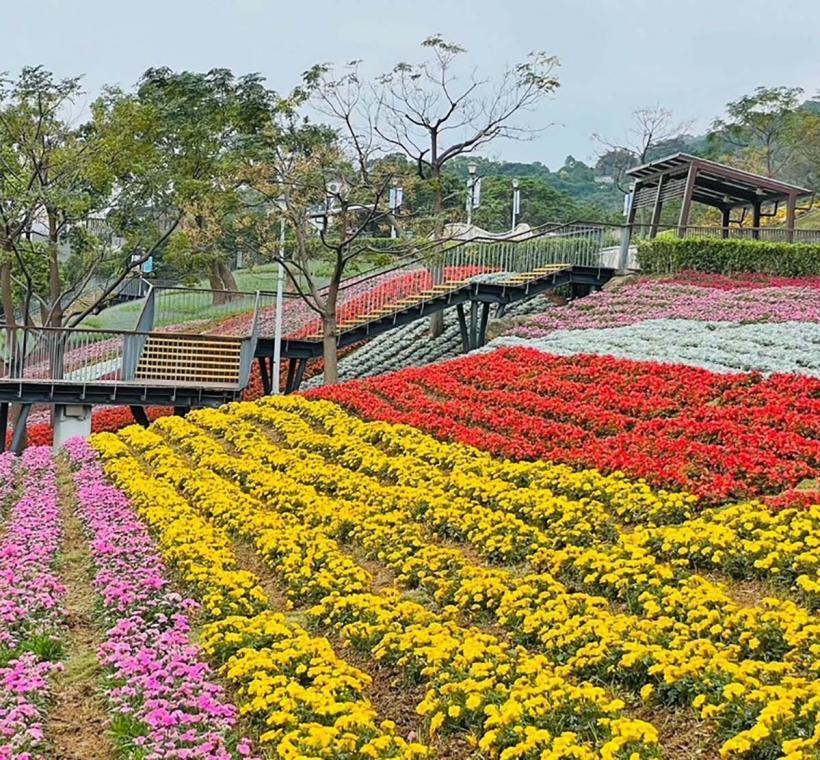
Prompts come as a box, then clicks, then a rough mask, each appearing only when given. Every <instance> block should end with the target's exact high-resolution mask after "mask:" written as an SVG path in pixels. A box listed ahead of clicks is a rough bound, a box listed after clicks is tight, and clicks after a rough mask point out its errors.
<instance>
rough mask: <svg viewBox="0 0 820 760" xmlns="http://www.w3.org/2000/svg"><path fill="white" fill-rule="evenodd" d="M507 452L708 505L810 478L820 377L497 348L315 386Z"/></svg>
mask: <svg viewBox="0 0 820 760" xmlns="http://www.w3.org/2000/svg"><path fill="white" fill-rule="evenodd" d="M310 395H311V397H313V398H326V399H330V400H333V401H337V402H339V403H341V404H343V405H345V406H346V407H348V408H350V409H352V410H354V411H355V412H356V413H358V414H360V415H362V416H364V417H365V418H367V419H383V420H387V421H390V422H400V423H406V424H410V425H413V426H415V427H418V428H420V429H422V430H425V431H428V432H431V433H433V434H434V435H436V436H438V437H440V438H444V439H448V440H457V441H460V442H462V443H466V444H470V445H474V446H478V447H479V448H482V449H485V450H487V451H491V452H493V453H495V454H497V455H499V456H504V457H508V458H512V459H520V460H532V459H547V460H552V461H555V462H564V463H567V464H570V465H573V466H581V467H584V466H586V467H597V468H598V469H600V470H603V471H606V472H614V471H623V472H625V473H627V474H628V475H629V476H630V477H639V478H645V479H646V480H647V481H648V482H650V483H651V484H652V485H654V486H656V487H663V488H672V489H682V488H683V489H687V490H689V491H692V492H693V493H696V494H698V495H699V496H701V497H703V498H704V499H705V500H706V501H708V502H712V503H716V502H720V501H723V500H725V499H727V498H743V497H747V496H763V495H770V496H774V495H776V494H778V493H779V492H780V491H781V490H783V489H786V488H793V487H795V486H797V485H799V484H800V483H801V482H803V481H804V480H807V479H811V478H814V477H816V475H817V468H818V466H820V380H817V379H813V378H808V377H802V376H797V375H776V376H772V377H770V378H763V377H761V376H760V375H756V374H747V375H743V374H740V375H738V374H735V375H718V374H714V373H711V372H707V371H705V370H700V369H695V368H690V367H683V366H680V365H660V364H652V363H647V362H636V361H629V360H618V359H613V358H611V357H598V356H588V355H587V356H585V355H581V356H577V355H575V356H568V357H557V356H552V355H549V354H545V353H542V352H540V351H537V350H534V349H529V348H517V349H506V350H498V351H495V352H493V353H490V354H486V355H485V354H479V355H471V356H467V357H464V358H462V359H457V360H455V361H452V362H448V363H445V364H437V365H433V366H430V367H423V368H418V369H409V370H405V371H403V372H400V373H397V374H394V375H386V376H382V377H375V378H370V379H368V380H364V381H360V382H351V383H346V384H344V385H339V386H333V387H328V388H322V389H320V390H317V391H311V394H310Z"/></svg>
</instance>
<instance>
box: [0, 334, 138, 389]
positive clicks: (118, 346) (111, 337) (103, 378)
mask: <svg viewBox="0 0 820 760" xmlns="http://www.w3.org/2000/svg"><path fill="white" fill-rule="evenodd" d="M140 338H143V336H142V335H141V334H140V333H133V332H128V331H125V330H91V329H79V328H59V327H12V328H6V329H5V330H4V331H3V340H2V345H0V379H3V380H48V381H52V382H55V381H64V382H74V383H89V382H95V383H99V382H106V383H116V382H124V381H127V380H130V379H131V378H132V377H133V368H132V369H131V373H130V376H129V371H128V369H127V368H128V367H129V366H130V362H129V356H130V355H132V354H133V352H134V350H135V343H134V341H135V339H140ZM143 340H144V338H143ZM133 366H134V367H135V366H136V364H135V363H133Z"/></svg>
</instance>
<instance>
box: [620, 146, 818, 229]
mask: <svg viewBox="0 0 820 760" xmlns="http://www.w3.org/2000/svg"><path fill="white" fill-rule="evenodd" d="M627 174H628V175H629V176H631V177H632V178H633V179H634V186H633V191H632V203H631V204H630V207H629V215H628V221H627V223H628V224H629V225H630V226H631V225H633V224H634V223H635V215H636V213H637V211H638V209H642V208H651V209H652V217H651V222H650V233H649V235H650V237H654V236H655V234H656V233H657V231H658V226H659V224H660V219H661V211H662V209H663V205H664V203H666V202H667V201H670V200H680V201H681V207H680V216H679V218H678V235H680V236H683V235H684V233H685V231H686V228H687V227H688V225H689V212H690V210H691V208H692V202H693V201H694V202H696V203H703V204H705V205H707V206H712V207H713V208H718V209H720V210H721V212H722V214H723V225H722V226H723V237H729V225H730V223H731V222H732V221H735V220H732V212H733V211H735V210H738V209H740V210H741V211H742V213H743V215H744V216H745V213H746V211H748V210H750V209H751V212H752V227H751V233H752V237H755V238H756V237H758V236H759V235H758V234H757V233H758V232H759V228H760V221H761V218H762V216H764V213H763V211H762V209H763V207H764V206H766V207H768V208H770V209H774V210H772V211H769V212H768V213H767V214H765V215H768V216H771V215H774V213H776V211H777V209H778V207H779V206H780V205H781V204H783V203H785V204H786V231H787V236H788V237H789V239H791V237H792V236H793V233H794V221H795V216H796V213H797V201H798V199H799V198H802V197H806V196H811V195H812V194H813V193H812V191H811V190H807V189H806V188H804V187H798V186H797V185H790V184H788V183H786V182H780V181H779V180H775V179H771V178H769V177H763V176H761V175H759V174H753V173H752V172H747V171H743V170H741V169H735V168H734V167H732V166H727V165H726V164H721V163H718V162H717V161H709V160H707V159H705V158H698V157H697V156H692V155H689V154H688V153H675V154H673V155H671V156H666V157H665V158H659V159H657V160H655V161H650V162H649V163H647V164H643V165H642V166H636V167H635V168H633V169H630V170H629V171H627Z"/></svg>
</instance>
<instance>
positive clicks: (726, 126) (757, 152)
mask: <svg viewBox="0 0 820 760" xmlns="http://www.w3.org/2000/svg"><path fill="white" fill-rule="evenodd" d="M802 94H803V90H802V89H801V88H800V87H782V86H781V87H758V88H757V89H756V90H755V91H754V92H753V93H752V94H750V95H744V96H743V97H741V98H738V99H737V100H733V101H730V102H729V103H727V104H726V118H725V119H716V120H715V122H714V123H713V124H712V131H711V133H710V134H709V140H710V143H711V144H712V146H713V147H716V148H718V149H721V148H724V147H729V148H730V149H734V150H739V154H737V155H736V157H733V162H734V163H741V164H742V165H744V167H745V168H748V169H750V170H752V171H758V172H760V173H762V174H765V175H766V176H767V177H774V176H776V175H778V174H780V173H781V172H782V171H783V170H784V169H785V168H786V167H787V166H788V165H789V163H790V162H791V161H792V159H793V157H794V155H795V152H796V150H797V145H798V144H799V140H800V136H799V131H798V127H799V123H800V122H799V118H798V115H797V108H798V105H799V103H800V97H801V95H802Z"/></svg>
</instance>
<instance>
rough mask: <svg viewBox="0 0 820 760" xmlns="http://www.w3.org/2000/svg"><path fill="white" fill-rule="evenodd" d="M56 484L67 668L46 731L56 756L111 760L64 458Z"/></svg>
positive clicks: (89, 567) (89, 591) (80, 540)
mask: <svg viewBox="0 0 820 760" xmlns="http://www.w3.org/2000/svg"><path fill="white" fill-rule="evenodd" d="M58 484H59V493H60V510H61V514H62V519H63V528H64V531H65V541H64V544H63V550H62V552H61V553H60V556H59V558H58V568H59V576H60V580H61V581H62V582H63V583H64V584H65V587H66V595H65V607H66V610H67V613H68V614H67V628H68V633H67V634H66V636H65V639H64V656H63V664H64V666H65V669H64V671H63V672H62V673H60V674H59V675H58V676H57V677H56V678H55V681H54V687H53V695H54V705H53V707H52V709H51V710H50V712H49V718H48V722H47V723H46V727H45V733H46V738H47V739H48V741H49V742H50V744H51V746H52V748H53V754H52V756H53V757H54V758H55V760H91V759H92V758H93V760H112V759H113V757H114V752H113V748H112V746H111V743H110V741H109V739H108V716H107V714H106V711H105V702H104V699H103V696H102V691H101V686H100V678H101V675H102V670H101V668H100V665H99V663H98V661H97V647H98V646H99V644H100V641H101V638H100V637H101V631H100V629H99V626H98V625H97V624H96V621H95V614H94V600H95V592H94V587H93V585H92V579H93V572H94V569H93V568H94V565H93V564H92V561H91V553H90V552H89V549H88V541H87V540H86V537H85V535H84V534H83V530H82V526H81V524H80V521H79V520H78V519H77V516H76V515H75V514H74V487H73V481H72V478H71V473H70V472H69V470H68V467H67V465H65V463H62V462H61V463H58Z"/></svg>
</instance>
